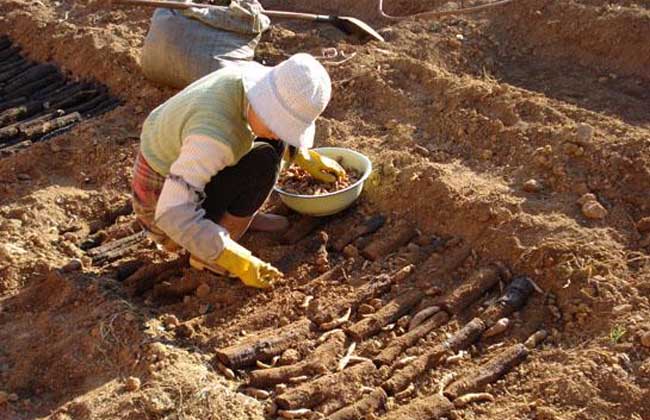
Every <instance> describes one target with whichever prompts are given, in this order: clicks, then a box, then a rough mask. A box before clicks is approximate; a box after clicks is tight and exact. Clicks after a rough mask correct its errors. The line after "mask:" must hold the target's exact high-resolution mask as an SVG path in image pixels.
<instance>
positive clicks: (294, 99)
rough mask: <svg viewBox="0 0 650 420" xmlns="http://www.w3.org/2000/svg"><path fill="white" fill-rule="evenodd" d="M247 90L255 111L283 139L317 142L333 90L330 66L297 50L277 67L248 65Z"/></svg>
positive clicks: (302, 143)
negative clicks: (320, 121) (320, 120)
mask: <svg viewBox="0 0 650 420" xmlns="http://www.w3.org/2000/svg"><path fill="white" fill-rule="evenodd" d="M243 82H244V91H245V92H246V97H247V98H248V101H249V102H250V104H251V106H252V107H253V110H254V111H255V113H256V114H257V115H258V116H259V117H260V118H261V119H262V121H264V124H266V126H267V127H268V128H270V129H271V130H272V131H273V132H274V133H275V134H276V135H277V136H278V137H279V138H280V139H281V140H282V141H284V142H286V143H288V144H290V145H292V146H296V147H298V148H310V147H312V145H313V144H314V133H315V131H316V124H315V123H314V121H315V120H316V118H318V116H319V115H320V114H321V112H323V110H324V109H325V107H326V106H327V103H328V102H329V100H330V96H331V94H332V83H331V81H330V77H329V75H328V74H327V70H325V68H324V67H323V66H322V65H321V64H320V63H319V62H318V61H317V60H316V59H315V58H314V57H312V56H311V55H309V54H304V53H300V54H295V55H293V56H291V57H290V58H289V59H287V60H285V61H283V62H281V63H280V64H278V65H276V66H274V67H265V66H261V65H252V66H246V67H245V70H244V74H243Z"/></svg>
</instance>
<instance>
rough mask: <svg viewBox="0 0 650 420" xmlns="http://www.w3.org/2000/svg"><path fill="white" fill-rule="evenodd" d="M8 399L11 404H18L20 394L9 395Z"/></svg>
mask: <svg viewBox="0 0 650 420" xmlns="http://www.w3.org/2000/svg"><path fill="white" fill-rule="evenodd" d="M7 399H8V400H9V401H11V402H16V401H18V394H9V396H8V397H7Z"/></svg>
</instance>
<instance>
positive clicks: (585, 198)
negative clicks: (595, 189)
mask: <svg viewBox="0 0 650 420" xmlns="http://www.w3.org/2000/svg"><path fill="white" fill-rule="evenodd" d="M590 201H598V199H597V198H596V196H595V195H594V194H592V193H586V194H583V195H582V197H580V198H579V199H578V204H580V205H583V204H585V203H588V202H590Z"/></svg>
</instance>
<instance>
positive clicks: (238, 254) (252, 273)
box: [214, 238, 282, 289]
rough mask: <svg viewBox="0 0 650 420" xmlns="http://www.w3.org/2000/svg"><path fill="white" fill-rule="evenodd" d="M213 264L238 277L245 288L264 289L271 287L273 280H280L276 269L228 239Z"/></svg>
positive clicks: (279, 274)
mask: <svg viewBox="0 0 650 420" xmlns="http://www.w3.org/2000/svg"><path fill="white" fill-rule="evenodd" d="M214 262H215V264H217V265H219V266H220V267H222V268H224V269H226V270H228V271H229V272H230V273H232V274H234V275H236V276H237V277H239V278H240V279H241V281H242V282H243V283H244V284H245V285H246V286H251V287H258V288H260V289H265V288H267V287H271V286H272V285H273V281H274V280H277V279H280V278H282V273H281V272H280V271H278V269H277V268H275V267H273V266H272V265H271V264H269V263H267V262H264V261H262V260H260V259H259V258H257V257H255V256H253V254H252V253H251V252H250V251H249V250H248V249H246V248H244V247H243V246H241V245H239V244H238V243H237V242H235V241H233V240H232V239H230V238H227V239H226V241H225V243H224V248H223V252H221V254H220V255H219V256H218V257H217V259H215V260H214Z"/></svg>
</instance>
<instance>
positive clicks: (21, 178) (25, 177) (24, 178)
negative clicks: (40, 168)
mask: <svg viewBox="0 0 650 420" xmlns="http://www.w3.org/2000/svg"><path fill="white" fill-rule="evenodd" d="M16 178H18V181H31V179H32V177H31V176H29V175H27V174H18V175H16Z"/></svg>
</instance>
